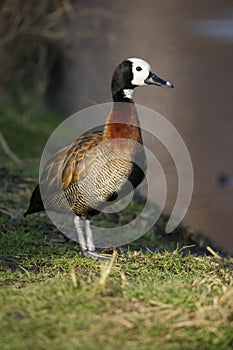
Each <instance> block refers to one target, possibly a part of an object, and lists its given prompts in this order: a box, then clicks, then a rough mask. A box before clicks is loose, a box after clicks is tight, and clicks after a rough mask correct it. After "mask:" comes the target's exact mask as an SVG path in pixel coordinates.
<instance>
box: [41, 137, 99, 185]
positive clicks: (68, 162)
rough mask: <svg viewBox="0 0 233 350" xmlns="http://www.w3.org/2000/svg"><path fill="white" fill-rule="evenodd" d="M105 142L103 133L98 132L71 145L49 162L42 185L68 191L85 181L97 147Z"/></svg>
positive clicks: (44, 171) (43, 175)
mask: <svg viewBox="0 0 233 350" xmlns="http://www.w3.org/2000/svg"><path fill="white" fill-rule="evenodd" d="M102 141H103V132H102V131H96V132H92V133H90V134H88V135H84V136H82V137H79V138H78V139H76V140H75V141H74V142H73V143H72V144H71V145H69V146H66V147H64V148H63V149H61V150H60V151H58V152H57V153H56V154H55V155H54V156H53V157H52V158H50V160H49V161H48V162H47V164H46V166H45V168H44V170H43V174H42V178H41V185H46V187H47V186H48V187H49V188H50V189H51V188H54V190H55V189H63V190H66V189H67V187H68V186H70V185H71V184H74V183H77V182H78V181H80V180H81V179H83V178H84V177H85V176H86V175H87V174H88V172H89V169H90V167H91V165H92V162H93V161H94V160H95V152H96V147H95V146H97V145H98V144H99V143H100V142H102Z"/></svg>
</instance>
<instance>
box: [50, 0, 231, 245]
mask: <svg viewBox="0 0 233 350" xmlns="http://www.w3.org/2000/svg"><path fill="white" fill-rule="evenodd" d="M85 6H86V7H88V6H91V7H93V8H94V7H98V6H99V5H98V2H96V1H90V0H89V1H87V2H86V4H85ZM103 8H104V11H103ZM101 10H102V12H101V11H99V12H96V14H94V15H93V16H89V17H85V18H81V19H80V18H79V19H77V23H76V24H75V32H77V33H80V32H82V31H85V30H86V29H87V28H88V30H89V31H90V32H92V33H93V36H91V35H90V37H88V39H87V38H85V37H84V39H83V40H80V39H77V38H76V37H74V39H73V45H72V46H71V47H70V48H69V49H67V48H66V51H65V52H64V53H63V54H64V76H63V84H62V85H60V86H56V87H53V89H52V92H51V90H50V94H49V96H50V99H51V100H53V101H55V104H56V106H57V107H58V108H60V110H62V111H63V112H64V113H65V114H66V115H69V114H70V113H72V112H75V111H77V110H80V109H81V108H83V107H86V106H89V105H91V104H93V103H95V102H97V103H101V102H107V101H110V99H111V96H110V92H109V90H110V79H111V75H112V70H113V68H115V66H116V64H117V63H118V62H119V61H121V60H122V59H123V58H125V57H134V56H135V57H137V56H138V57H142V58H145V59H147V60H148V61H149V62H150V63H151V65H152V67H153V69H154V71H155V73H157V74H158V75H161V76H162V77H164V78H167V79H169V80H170V81H172V82H174V84H175V88H174V89H173V90H165V89H159V88H155V89H154V90H153V89H152V88H151V87H145V88H143V89H140V90H139V89H138V91H137V92H136V94H135V100H136V102H137V103H138V104H141V105H144V106H148V107H150V108H152V109H155V110H157V111H158V112H159V113H161V114H162V115H164V116H165V117H167V118H168V119H169V120H170V121H171V122H172V123H173V125H174V126H175V127H176V128H177V130H178V131H179V133H180V135H181V136H182V137H183V139H184V141H185V143H186V145H187V147H188V149H189V151H190V154H191V158H192V161H193V166H194V175H195V187H194V193H193V199H192V202H191V205H190V209H189V213H188V215H187V216H186V223H187V224H188V225H189V226H190V227H192V228H193V229H197V230H200V231H202V232H204V233H205V234H206V235H208V236H209V237H211V238H212V239H213V240H215V241H216V242H217V243H219V244H220V245H221V246H223V247H225V249H227V250H228V251H229V252H233V232H232V231H233V186H232V183H233V182H232V178H233V3H232V0H231V1H226V0H223V1H221V2H220V1H216V0H213V1H211V0H206V1H205V2H203V1H200V0H199V1H195V2H191V1H189V2H187V1H184V0H176V1H152V0H147V1H146V2H145V3H144V2H141V1H139V0H129V1H128V2H127V3H126V2H123V1H122V0H119V1H118V2H113V1H107V0H106V1H103V4H102V7H101ZM149 141H150V140H149V139H148V138H147V142H149ZM151 143H152V147H153V149H154V153H155V154H156V155H157V156H158V158H159V159H160V161H161V164H162V166H163V169H164V170H165V173H166V176H167V180H168V200H167V205H166V209H167V211H170V210H171V209H172V207H173V205H174V200H175V198H176V195H177V176H176V170H175V166H174V164H173V161H172V159H171V158H170V156H169V154H167V152H166V150H165V149H164V148H163V147H162V146H161V145H160V144H159V143H158V142H156V141H155V140H151ZM151 176H154V174H151ZM154 193H155V201H156V188H155V189H154Z"/></svg>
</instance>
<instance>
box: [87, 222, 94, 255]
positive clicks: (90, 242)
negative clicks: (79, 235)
mask: <svg viewBox="0 0 233 350" xmlns="http://www.w3.org/2000/svg"><path fill="white" fill-rule="evenodd" d="M92 223H93V219H89V218H86V220H85V229H86V239H87V242H86V243H87V250H88V251H89V252H94V251H95V244H94V241H93V234H92V231H91V224H92Z"/></svg>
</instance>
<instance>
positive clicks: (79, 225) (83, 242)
mask: <svg viewBox="0 0 233 350" xmlns="http://www.w3.org/2000/svg"><path fill="white" fill-rule="evenodd" d="M74 225H75V228H76V230H77V234H78V241H79V244H80V247H81V249H82V251H83V252H86V251H87V244H86V240H85V236H84V230H83V225H82V221H81V219H80V217H79V216H76V215H75V217H74Z"/></svg>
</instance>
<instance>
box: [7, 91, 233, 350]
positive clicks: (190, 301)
mask: <svg viewBox="0 0 233 350" xmlns="http://www.w3.org/2000/svg"><path fill="white" fill-rule="evenodd" d="M1 99H2V100H1V102H2V103H1V110H0V129H1V131H2V134H3V135H4V137H5V139H6V140H7V143H8V145H9V146H10V148H11V149H12V151H13V152H14V153H15V154H17V156H18V157H20V159H21V160H22V161H21V163H19V164H15V163H14V162H13V161H12V160H10V159H9V157H8V156H7V155H5V154H4V152H3V151H2V149H0V161H1V166H0V201H1V205H0V247H1V249H0V251H1V253H0V270H1V274H0V320H1V322H0V342H1V349H4V350H7V349H10V350H11V349H17V350H19V349H32V348H33V349H48V348H51V349H61V350H62V349H97V350H98V349H135V348H137V349H140V350H141V349H143V350H144V349H165V350H166V349H172V350H173V349H174V350H176V349H185V350H186V349H195V350H196V349H202V350H204V349H206V350H207V349H208V350H209V349H222V350H224V349H231V348H232V347H233V336H232V329H233V302H232V300H233V260H232V259H230V258H228V259H227V258H217V257H213V256H200V254H199V253H200V252H202V253H203V251H201V250H200V237H199V236H198V235H196V234H195V233H193V232H190V231H189V230H188V229H185V228H182V227H181V228H179V230H178V231H177V232H176V233H174V234H173V235H170V236H169V237H167V236H166V235H165V234H163V226H164V220H165V219H161V221H160V222H159V225H160V228H159V229H158V227H156V228H153V229H152V230H151V232H150V233H149V234H148V235H147V236H146V237H144V238H143V239H141V241H139V242H137V243H136V244H135V245H136V247H137V248H138V247H140V246H141V247H145V246H148V247H149V248H150V250H152V248H154V247H156V251H155V252H154V253H152V252H151V251H150V250H149V249H148V250H147V251H144V250H143V251H140V250H139V251H138V250H136V251H135V250H133V249H131V250H129V251H128V252H123V251H122V252H121V251H120V252H118V254H117V256H113V259H112V261H111V262H109V261H107V262H100V261H95V260H93V259H91V258H88V257H83V256H82V255H81V253H80V250H79V247H78V246H77V245H76V244H74V243H72V242H68V241H66V240H65V239H64V238H63V237H62V236H59V234H58V233H57V231H56V230H55V229H54V227H53V226H52V224H51V223H50V221H49V219H48V218H47V216H46V214H38V215H34V216H32V217H29V218H26V219H24V218H23V217H22V213H23V211H24V210H25V208H26V207H27V204H28V200H29V197H30V193H31V190H32V188H33V187H34V185H35V184H36V182H37V177H38V164H39V158H40V152H41V150H42V149H43V147H44V144H45V142H46V140H47V137H48V136H49V135H50V133H51V131H52V130H53V129H54V128H55V127H56V125H58V124H59V121H60V119H59V117H57V116H56V115H55V114H54V113H53V112H51V111H50V110H48V109H47V108H46V107H44V105H43V104H42V103H41V100H40V99H38V96H37V94H33V92H31V93H28V91H25V92H24V91H21V93H14V94H12V95H10V96H3V95H2V96H1ZM138 206H139V204H138V203H133V204H132V205H131V208H127V211H126V212H125V213H124V214H123V216H121V217H119V218H118V221H119V220H127V219H128V218H130V216H131V215H134V214H135V213H136V212H137V210H138ZM100 221H101V223H104V222H105V223H106V226H107V225H109V223H108V222H107V219H106V218H105V217H103V216H102V217H100V219H99V222H100ZM194 244H196V246H198V248H199V249H198V250H196V251H195V250H194V251H192V250H191V249H190V250H189V248H184V246H185V245H194ZM187 251H189V252H190V253H195V255H193V254H185V255H184V253H185V252H187ZM111 263H112V265H111Z"/></svg>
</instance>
